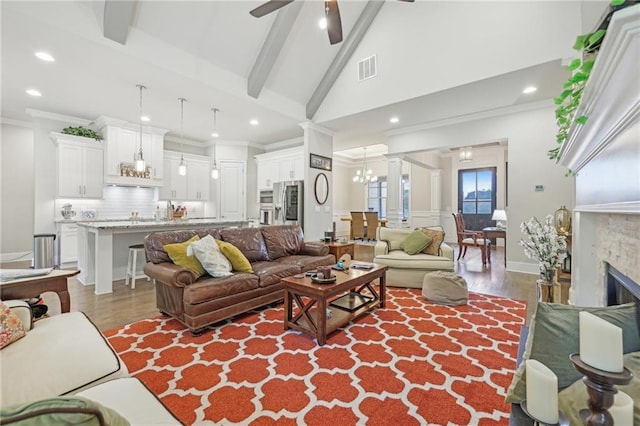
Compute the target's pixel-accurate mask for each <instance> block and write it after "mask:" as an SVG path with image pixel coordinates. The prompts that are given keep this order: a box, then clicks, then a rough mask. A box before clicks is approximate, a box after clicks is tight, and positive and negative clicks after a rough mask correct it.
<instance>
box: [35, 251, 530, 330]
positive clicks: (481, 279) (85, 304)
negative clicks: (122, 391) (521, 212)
mask: <svg viewBox="0 0 640 426" xmlns="http://www.w3.org/2000/svg"><path fill="white" fill-rule="evenodd" d="M494 250H496V248H494ZM502 250H503V249H502V247H497V251H494V252H493V253H492V255H491V258H492V260H493V263H491V265H490V266H489V267H485V268H483V267H482V261H481V256H480V250H468V251H467V254H466V256H465V258H463V259H460V262H456V272H457V273H459V274H460V275H462V276H463V277H464V278H465V280H466V281H467V285H468V287H469V291H472V292H475V293H484V294H492V295H496V296H503V297H508V298H512V299H518V300H523V301H525V302H527V322H528V320H529V318H530V317H531V315H532V314H533V312H534V311H535V307H536V277H535V276H534V275H529V274H521V273H516V272H506V271H505V268H504V262H503V261H502V260H503V251H502ZM355 254H356V256H355V258H356V259H357V260H362V261H370V260H371V259H372V258H373V245H371V243H363V244H358V245H357V246H356V250H355ZM456 256H457V248H456ZM69 293H70V294H71V310H72V311H82V312H85V313H86V314H87V315H88V316H89V318H91V320H92V321H93V322H94V323H95V324H96V325H97V326H98V328H99V329H100V330H102V331H106V330H110V329H114V328H118V327H120V326H122V325H124V324H128V323H131V322H135V321H139V320H141V319H145V318H151V317H153V316H156V315H159V312H158V310H157V309H156V302H155V287H154V284H153V283H152V282H151V281H147V280H145V279H138V280H136V288H135V289H134V290H132V289H131V288H130V287H127V286H125V285H124V281H115V282H114V285H113V293H110V294H104V295H100V296H97V295H95V294H94V288H93V286H83V285H82V284H80V283H79V282H78V281H77V280H76V279H75V278H72V279H69ZM43 298H44V299H45V303H46V304H47V305H48V306H49V312H50V314H51V315H54V314H56V313H59V312H60V303H59V301H58V298H57V296H56V295H55V294H53V293H45V294H44V295H43Z"/></svg>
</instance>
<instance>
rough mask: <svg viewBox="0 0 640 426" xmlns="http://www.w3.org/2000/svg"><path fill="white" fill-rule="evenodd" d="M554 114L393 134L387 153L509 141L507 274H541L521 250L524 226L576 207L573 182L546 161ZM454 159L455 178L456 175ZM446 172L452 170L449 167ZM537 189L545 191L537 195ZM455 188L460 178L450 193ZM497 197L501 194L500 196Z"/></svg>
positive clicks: (543, 110)
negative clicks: (511, 272) (519, 242)
mask: <svg viewBox="0 0 640 426" xmlns="http://www.w3.org/2000/svg"><path fill="white" fill-rule="evenodd" d="M556 130H557V129H556V126H555V115H554V108H553V106H544V107H540V108H538V109H534V110H530V111H524V112H517V113H513V114H509V115H503V116H497V117H491V118H486V119H482V120H475V121H469V122H465V123H459V124H454V125H448V126H442V127H438V128H432V129H428V130H422V131H416V132H412V133H407V134H402V135H395V136H391V137H390V138H389V153H396V152H407V151H408V152H411V151H419V150H424V149H428V148H429V147H433V148H435V147H440V148H442V147H457V146H463V145H474V144H480V143H486V142H491V141H496V140H505V139H506V140H508V147H509V149H508V161H509V177H508V179H509V206H508V209H507V215H508V218H509V222H508V229H509V231H508V232H507V255H508V259H507V269H509V270H515V271H523V272H531V273H537V270H538V268H537V264H536V263H535V262H533V261H531V260H530V259H528V258H527V257H526V256H525V255H524V252H523V251H522V248H521V247H520V246H519V245H518V241H519V240H520V238H521V235H520V229H519V227H520V223H522V222H523V221H525V220H528V219H529V218H531V217H532V216H536V217H538V218H540V219H543V218H544V217H545V216H546V215H547V214H553V213H554V212H555V210H556V209H558V208H559V207H560V206H561V205H563V204H564V205H566V206H567V207H568V208H570V209H571V208H572V202H573V201H572V200H573V195H572V191H573V186H574V185H573V182H574V179H573V178H572V177H566V176H565V173H566V170H565V169H564V168H563V167H562V166H559V165H557V164H555V163H553V162H552V161H550V160H548V158H547V151H548V150H549V149H551V148H554V146H555V133H556ZM454 163H455V160H453V161H452V165H451V172H452V173H451V174H452V175H454V174H457V170H456V167H457V166H456V164H454ZM447 168H448V167H447ZM535 185H543V186H544V191H542V192H536V191H535ZM456 187H457V178H456V179H452V182H451V188H456ZM498 196H499V194H498ZM443 201H444V203H443V210H447V208H449V209H451V208H453V207H454V205H447V203H448V202H449V201H450V203H449V204H455V203H456V202H457V196H456V197H453V196H450V197H443Z"/></svg>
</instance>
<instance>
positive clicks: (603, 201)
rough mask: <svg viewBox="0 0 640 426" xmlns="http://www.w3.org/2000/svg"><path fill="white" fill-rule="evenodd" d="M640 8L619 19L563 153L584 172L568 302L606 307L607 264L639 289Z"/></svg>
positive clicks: (612, 24) (611, 26)
mask: <svg viewBox="0 0 640 426" xmlns="http://www.w3.org/2000/svg"><path fill="white" fill-rule="evenodd" d="M639 63H640V4H637V5H634V6H631V7H627V8H625V9H622V10H619V11H617V12H615V13H614V14H613V17H612V19H611V22H610V24H609V27H608V30H607V34H606V36H605V39H604V41H603V43H602V46H601V48H600V51H599V53H598V57H597V59H596V63H595V66H594V68H593V71H592V74H591V76H590V78H589V81H588V82H587V84H586V87H585V91H584V94H583V98H582V102H581V104H580V106H579V108H578V111H577V114H578V115H586V116H587V117H588V120H587V122H586V123H585V124H584V125H574V126H573V127H572V128H571V129H570V134H569V137H568V138H567V141H566V142H565V144H564V145H563V147H562V149H561V151H560V163H561V164H562V165H564V166H566V167H568V168H569V169H570V170H571V171H573V172H575V173H577V175H576V179H575V207H574V211H573V245H572V261H573V262H572V263H573V264H572V268H571V269H572V277H571V290H570V292H569V301H570V303H572V304H575V305H580V306H604V305H605V304H606V269H607V268H606V266H605V265H606V264H607V263H609V264H611V265H613V266H614V267H615V268H616V269H618V270H620V271H622V272H623V273H624V274H626V275H627V276H629V277H631V278H632V279H634V280H635V281H636V282H640V167H639V166H638V165H640V69H639V68H638V64H639Z"/></svg>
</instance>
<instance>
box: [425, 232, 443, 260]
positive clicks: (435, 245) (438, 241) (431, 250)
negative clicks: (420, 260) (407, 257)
mask: <svg viewBox="0 0 640 426" xmlns="http://www.w3.org/2000/svg"><path fill="white" fill-rule="evenodd" d="M420 230H421V231H422V232H423V233H424V234H425V235H427V236H429V237H431V239H432V240H433V241H432V242H431V244H429V245H428V246H427V247H425V248H424V250H423V253H424V254H430V255H432V256H440V246H441V245H442V242H443V241H444V236H445V233H444V229H443V228H442V227H441V226H430V227H427V228H422V229H420Z"/></svg>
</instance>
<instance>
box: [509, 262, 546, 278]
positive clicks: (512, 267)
mask: <svg viewBox="0 0 640 426" xmlns="http://www.w3.org/2000/svg"><path fill="white" fill-rule="evenodd" d="M506 269H507V271H509V272H521V273H523V274H532V275H538V274H540V268H539V267H538V265H537V264H536V263H529V262H513V261H507V268H506Z"/></svg>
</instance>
